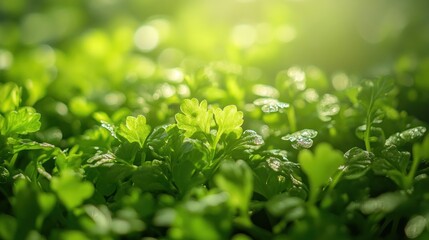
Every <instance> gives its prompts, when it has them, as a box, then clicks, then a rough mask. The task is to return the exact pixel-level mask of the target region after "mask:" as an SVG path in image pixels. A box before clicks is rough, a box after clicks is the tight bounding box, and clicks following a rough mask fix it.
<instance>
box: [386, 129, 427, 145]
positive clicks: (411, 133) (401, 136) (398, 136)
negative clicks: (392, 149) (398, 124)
mask: <svg viewBox="0 0 429 240" xmlns="http://www.w3.org/2000/svg"><path fill="white" fill-rule="evenodd" d="M425 133H426V128H425V127H421V126H420V127H415V128H411V129H407V130H405V131H403V132H401V133H395V134H393V135H391V136H390V137H389V138H388V139H387V140H386V143H385V145H386V146H387V145H396V146H402V145H404V144H406V143H408V142H411V141H413V140H415V139H417V138H420V137H422V136H423V135H424V134H425Z"/></svg>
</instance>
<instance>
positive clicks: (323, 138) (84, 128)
mask: <svg viewBox="0 0 429 240" xmlns="http://www.w3.org/2000/svg"><path fill="white" fill-rule="evenodd" d="M42 2H43V4H41V5H40V6H38V7H35V6H32V7H30V6H27V4H26V3H25V1H16V3H5V2H3V3H0V6H1V8H0V13H2V14H3V15H0V34H2V33H4V32H8V34H7V35H3V34H2V35H1V36H2V37H1V38H0V210H1V211H0V238H1V239H6V240H9V239H19V240H20V239H64V240H71V239H73V240H74V239H82V240H83V239H147V240H149V239H235V240H245V239H406V238H408V239H427V238H429V228H428V226H429V225H428V224H429V195H428V192H429V191H428V189H427V186H428V184H429V176H428V174H429V135H428V134H427V127H428V118H427V113H426V112H427V104H428V96H427V91H428V90H429V86H428V83H427V79H426V78H427V77H426V76H428V73H429V68H428V61H427V59H426V60H425V59H424V58H420V57H419V56H418V55H415V56H411V57H410V56H409V55H408V54H409V53H407V54H405V55H401V56H396V57H397V58H395V60H394V63H393V64H391V65H389V64H387V63H386V62H382V63H381V65H383V66H384V65H387V67H386V66H385V67H384V68H383V69H384V70H383V71H378V70H376V71H367V70H363V69H362V73H361V74H359V73H358V74H355V73H347V72H346V71H331V70H324V69H323V68H322V67H315V66H314V65H307V64H281V63H279V62H282V61H281V60H284V59H283V58H282V57H281V56H278V55H276V52H278V51H279V50H282V49H283V48H282V44H281V43H280V42H271V43H270V44H268V45H269V46H265V45H264V44H263V43H252V42H247V40H246V39H247V38H242V37H240V36H241V35H240V34H238V35H237V32H238V33H241V34H244V35H246V36H247V37H248V34H249V31H250V32H252V31H253V30H249V29H252V28H250V25H239V26H238V27H236V28H235V30H234V31H233V34H232V40H225V41H224V42H223V43H224V44H225V46H226V47H225V49H223V50H222V51H220V52H221V54H225V56H228V57H225V58H226V59H225V58H223V59H222V60H219V59H218V58H217V57H218V56H217V54H218V52H217V51H216V50H213V47H215V46H218V43H217V42H216V41H214V40H213V41H210V39H202V40H204V41H202V42H200V41H196V42H195V43H196V45H195V46H193V47H187V46H186V44H185V43H186V41H185V40H186V39H183V38H179V39H176V38H175V37H178V35H174V34H173V33H171V32H170V34H171V35H170V37H165V36H164V35H168V34H167V33H166V32H169V31H173V30H171V29H174V28H177V29H182V30H183V31H185V29H187V28H188V27H189V24H190V26H192V27H193V28H192V29H193V30H192V31H194V33H199V31H203V30H202V29H200V28H201V26H199V25H198V21H190V20H189V19H188V18H186V17H184V16H183V15H186V16H188V15H187V13H189V11H190V10H189V9H190V7H189V6H187V7H181V8H178V9H180V10H174V9H175V7H179V3H176V4H177V6H176V5H174V6H170V7H169V8H167V7H166V8H163V7H161V5H162V4H159V3H155V2H151V1H149V2H148V3H145V4H146V5H144V4H143V5H139V3H138V2H137V1H129V2H127V3H124V5H121V4H119V3H116V4H117V5H115V1H111V2H109V1H105V2H104V1H99V2H97V1H94V2H92V1H88V3H86V2H85V1H82V2H79V1H77V2H76V3H72V2H67V1H66V3H61V4H59V3H54V2H50V1H42ZM190 2H192V1H190ZM242 2H243V3H240V4H246V3H244V2H247V1H242ZM248 2H252V1H248ZM192 3H193V2H192ZM109 4H110V5H109ZM205 4H207V6H208V7H210V6H212V5H211V4H210V3H205ZM249 4H251V3H249ZM288 4H290V3H288ZM288 4H286V5H287V6H288ZM425 4H426V3H421V5H425ZM30 5H31V4H30ZM262 5H263V6H265V5H264V4H262ZM97 6H103V10H104V11H100V10H97V9H98V8H97ZM124 6H125V7H124ZM148 6H149V7H153V9H152V11H154V12H161V13H164V14H166V16H168V17H166V16H162V17H159V16H155V17H154V16H148V15H149V13H151V12H147V10H138V9H140V8H142V9H145V8H144V7H148ZM202 6H206V5H202ZM207 6H206V7H207ZM240 6H241V5H240ZM250 6H253V5H250ZM267 6H269V7H267V8H266V9H265V8H264V9H263V10H261V15H264V13H266V14H268V13H270V14H273V13H276V11H277V10H278V9H279V8H280V9H282V10H287V8H285V7H284V5H283V3H282V4H280V3H278V2H277V1H272V2H271V1H270V4H267ZM400 6H402V5H400ZM407 6H408V5H407ZM85 7H86V8H87V10H82V9H86V8H85ZM200 7H201V6H200ZM253 7H256V8H258V7H260V5H257V4H256V5H254V6H253ZM408 7H410V6H408ZM410 9H411V7H410V8H409V11H410V12H413V11H411V10H410ZM199 10H201V9H199ZM133 11H134V12H133ZM201 11H202V10H201ZM415 11H416V12H415V13H416V15H417V16H419V15H418V10H415ZM124 12H125V13H129V12H131V13H132V14H134V15H133V16H131V17H129V16H128V15H127V16H123V13H124ZM103 14H106V15H103ZM151 14H152V13H151ZM270 14H268V15H269V16H272V15H270ZM196 15H198V14H197V13H196ZM3 16H6V17H3ZM110 16H112V19H113V20H112V21H106V19H107V18H108V17H110ZM113 16H114V17H113ZM136 16H140V17H141V18H142V19H144V21H143V22H144V24H143V25H142V26H139V24H140V23H139V21H142V20H141V19H138V17H136ZM281 16H283V15H281ZM292 16H293V15H292ZM395 16H396V15H395ZM168 18H171V19H170V20H168ZM262 18H264V16H262ZM265 18H266V19H265ZM265 18H264V19H265V20H266V21H268V23H267V24H268V25H270V24H271V25H273V26H274V25H275V24H277V23H278V21H279V19H277V18H274V17H273V18H268V17H266V16H265ZM73 19H75V20H73ZM76 19H77V20H76ZM410 19H411V20H409V23H408V24H409V26H411V27H414V28H411V27H410V28H411V30H410V29H408V30H407V31H410V32H411V33H414V32H413V31H412V29H414V31H417V32H418V31H420V28H418V26H420V25H418V24H416V23H417V22H419V21H421V20H420V18H417V17H416V19H417V20H416V19H414V20H413V19H412V18H410ZM54 20H56V21H54ZM60 20H61V22H60V23H61V24H63V25H62V27H63V28H61V29H59V30H58V32H50V30H49V29H51V28H50V27H55V26H56V25H55V24H58V21H60ZM191 20H192V19H191ZM280 20H282V21H283V20H284V19H281V17H280ZM92 21H94V22H95V23H97V24H99V25H98V26H87V25H85V24H83V23H87V22H92ZM270 21H271V22H270ZM413 21H414V22H413ZM173 22H174V23H175V24H176V25H173ZM103 24H105V25H103ZM192 24H194V25H192ZM118 26H121V27H118ZM264 26H266V25H264ZM424 26H425V25H424ZM45 27H48V28H45ZM218 27H219V26H218ZM259 28H260V27H259ZM259 28H257V29H259ZM34 29H35V30H37V31H35V30H34ZM43 29H45V30H43ZM169 29H170V30H169ZM237 29H238V30H237ZM282 29H283V28H282ZM416 29H417V30H416ZM134 30H135V31H134ZM283 30H284V29H283ZM212 31H214V35H213V36H218V35H219V33H220V32H222V31H223V30H222V27H219V29H212ZM258 31H259V30H258ZM404 31H405V30H404ZM142 32H143V33H144V36H151V35H150V34H151V33H155V34H154V35H153V36H156V38H154V39H156V41H155V40H154V41H148V40H147V39H148V38H149V39H150V37H145V38H144V39H143V40H142V39H140V37H141V36H140V35H141V33H142ZM203 33H205V32H203ZM265 33H267V32H265ZM207 34H210V33H208V32H207ZM3 36H5V37H3ZM201 36H204V34H201ZM282 36H283V35H282ZM163 37H165V39H163ZM284 37H285V36H283V38H282V39H283V40H282V41H284ZM158 38H159V39H158ZM201 38H204V37H201ZM136 39H137V40H136ZM145 39H146V40H145ZM152 40H153V39H152ZM158 40H159V41H160V42H157V41H158ZM200 40H201V39H200ZM133 41H134V42H133ZM182 41H183V42H182ZM218 41H220V40H219V39H218ZM261 41H262V40H261ZM421 41H422V42H424V40H421ZM416 43H419V41H418V40H416ZM198 44H199V45H198ZM258 44H259V45H258ZM172 46H174V47H172ZM404 48H405V47H404ZM201 49H208V50H207V51H205V52H204V54H203V53H201V54H200V55H195V53H196V52H198V51H199V50H201ZM283 50H284V49H283ZM408 50H410V49H408ZM415 50H416V51H418V50H419V49H418V44H417V45H416V46H415ZM194 51H195V52H194ZM410 51H411V50H410ZM422 51H423V50H422ZM188 54H189V56H188ZM315 61H316V60H315ZM267 62H273V65H278V66H280V67H279V68H278V69H277V68H274V67H272V66H271V65H270V66H266V65H264V63H265V64H267V65H269V64H268V63H267ZM259 64H261V65H259ZM334 65H335V64H334ZM324 67H326V68H327V69H330V68H331V67H332V66H328V65H326V66H324ZM378 67H379V66H377V67H375V68H376V69H378ZM350 71H352V70H350ZM380 72H383V74H380ZM386 72H387V73H386ZM376 73H377V74H376Z"/></svg>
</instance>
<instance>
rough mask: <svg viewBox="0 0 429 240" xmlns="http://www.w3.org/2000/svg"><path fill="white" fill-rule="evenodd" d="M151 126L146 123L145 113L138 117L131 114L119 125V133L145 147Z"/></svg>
mask: <svg viewBox="0 0 429 240" xmlns="http://www.w3.org/2000/svg"><path fill="white" fill-rule="evenodd" d="M150 130H151V127H150V126H149V125H147V124H146V118H145V117H144V116H143V115H139V116H137V117H132V116H129V117H127V119H126V120H125V123H122V124H121V125H120V126H119V129H118V134H119V135H121V136H122V137H124V138H125V139H127V140H128V142H130V143H133V142H136V143H138V144H139V146H140V148H142V147H143V145H144V143H145V141H146V138H147V136H148V135H149V133H150Z"/></svg>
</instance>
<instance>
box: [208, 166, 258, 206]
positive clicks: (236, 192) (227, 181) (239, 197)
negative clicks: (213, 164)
mask: <svg viewBox="0 0 429 240" xmlns="http://www.w3.org/2000/svg"><path fill="white" fill-rule="evenodd" d="M214 181H215V183H216V186H218V187H219V188H220V189H221V190H223V191H225V192H227V193H228V194H229V197H230V199H229V202H230V204H231V206H232V207H234V208H236V209H239V210H240V211H241V213H242V214H244V215H246V214H247V211H248V207H249V202H250V199H251V197H252V192H253V184H252V183H253V175H252V170H251V169H250V167H249V166H248V165H247V164H246V162H244V161H242V160H238V161H237V162H233V161H225V162H223V163H222V165H221V166H220V169H219V172H218V173H217V174H216V175H215V177H214Z"/></svg>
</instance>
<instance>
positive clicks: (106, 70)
mask: <svg viewBox="0 0 429 240" xmlns="http://www.w3.org/2000/svg"><path fill="white" fill-rule="evenodd" d="M428 10H429V1H425V0H415V1H403V0H360V1H356V0H341V1H340V0H235V1H233V0H217V1H209V0H181V1H168V0H81V1H78V0H62V1H55V0H39V1H29V0H28V1H26V0H13V1H7V0H6V1H5V0H4V1H0V81H2V82H5V81H16V82H19V83H20V84H21V85H23V86H25V89H26V90H27V96H26V104H28V105H32V104H34V103H36V102H38V101H39V100H40V99H42V98H43V96H45V95H46V93H47V92H48V93H49V94H50V95H51V96H52V97H54V98H55V99H57V100H60V101H64V102H66V103H68V102H69V100H70V99H71V98H72V97H73V96H79V95H83V96H90V95H94V94H95V95H97V94H106V91H107V92H112V91H115V90H117V91H121V89H123V88H124V87H126V86H129V85H130V84H131V83H133V82H135V81H141V82H143V83H144V82H154V81H158V82H159V81H163V80H165V79H167V80H169V81H170V82H175V81H176V82H180V81H181V79H183V77H184V75H186V74H189V72H192V71H193V70H194V69H195V66H199V65H201V64H204V63H209V62H213V61H226V62H228V63H231V64H237V65H239V66H244V67H248V68H249V69H248V70H249V71H248V72H250V73H249V74H248V75H249V76H250V77H249V78H250V80H252V79H253V80H256V81H260V82H261V83H268V84H270V83H273V82H274V78H275V75H276V74H277V73H278V72H279V71H281V70H284V69H287V68H289V67H291V66H295V65H298V66H311V65H314V66H317V67H319V68H320V69H321V70H322V71H323V72H325V73H327V74H328V76H331V75H332V74H336V73H339V72H340V73H346V74H350V75H358V76H363V77H365V76H375V75H379V74H390V75H395V76H396V77H397V79H398V80H397V81H398V82H399V84H400V85H401V86H403V88H404V89H405V90H404V91H402V92H401V93H400V95H401V94H402V95H401V98H402V99H403V101H402V102H403V103H400V107H402V108H409V107H410V105H412V107H411V108H410V111H411V112H412V113H415V114H416V115H418V116H420V117H421V118H426V119H427V116H425V114H424V113H422V109H425V108H426V106H427V104H426V103H427V102H428V97H427V96H425V94H424V93H425V92H426V91H428V90H429V83H428V82H429V81H427V80H426V79H427V76H428V77H429V60H428V58H427V56H428V52H429V47H428V46H429V45H428V43H429V27H428V26H429V14H427V13H428ZM127 84H128V85H127ZM131 85H132V84H131ZM129 96H130V95H129V94H128V95H127V97H129ZM111 97H112V99H114V98H115V97H116V98H121V96H120V95H115V93H114V92H113V95H112V96H111ZM114 100H115V99H114ZM116 100H117V101H119V100H120V99H119V100H118V99H116ZM116 100H115V101H116ZM112 101H113V100H112ZM401 104H402V106H401Z"/></svg>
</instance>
